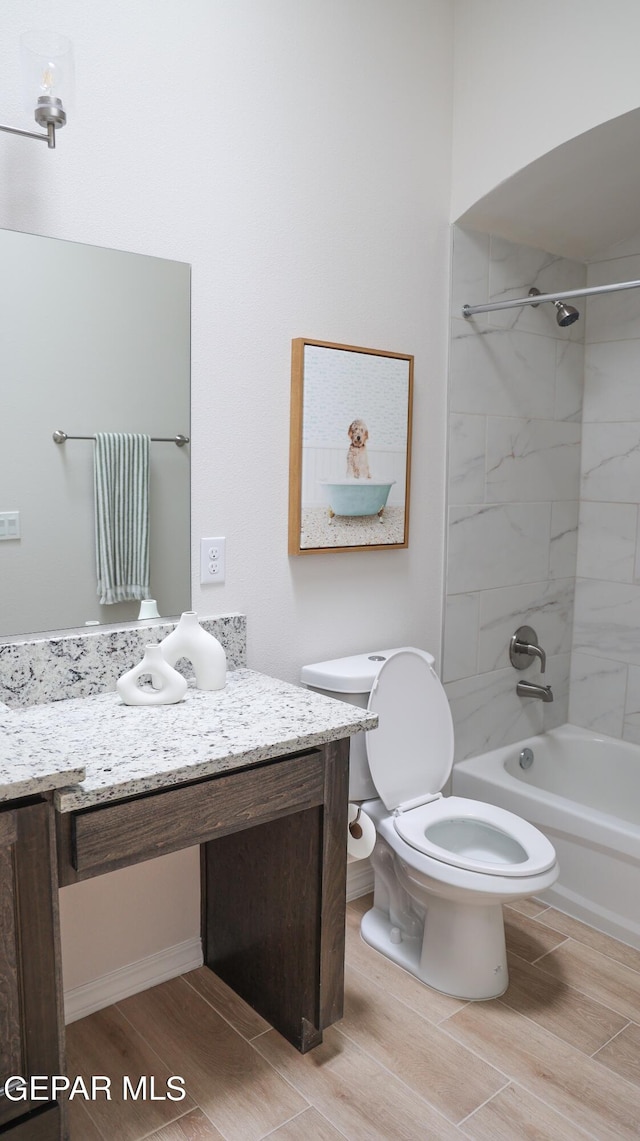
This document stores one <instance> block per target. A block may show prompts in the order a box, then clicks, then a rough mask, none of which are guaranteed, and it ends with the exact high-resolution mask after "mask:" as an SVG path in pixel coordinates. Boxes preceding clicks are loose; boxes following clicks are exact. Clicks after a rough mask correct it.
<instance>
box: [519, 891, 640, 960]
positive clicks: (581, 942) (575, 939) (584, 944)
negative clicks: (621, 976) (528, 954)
mask: <svg viewBox="0 0 640 1141" xmlns="http://www.w3.org/2000/svg"><path fill="white" fill-rule="evenodd" d="M556 910H557V909H556V908H553V907H549V908H547V911H556ZM557 913H558V914H559V915H564V914H565V912H563V911H560V912H557ZM567 918H568V919H573V920H574V922H575V923H582V920H581V919H575V917H574V916H573V915H568V916H567ZM535 922H536V923H537V922H540V923H542V925H543V927H546V928H547V930H549V931H555V933H556V934H557V935H562V934H564V932H561V931H558V928H557V927H552V926H551V924H549V923H545V922H544V920H543V919H539V918H538V916H536V917H535ZM584 926H585V927H587V930H588V931H595V932H596V934H598V935H602V936H603V937H604V938H605V939H610V940H611V941H612V943H620V945H621V946H622V947H626V948H627V949H628V950H630V951H637V952H638V955H640V949H639V948H638V947H632V946H631V944H630V943H623V942H622V940H621V939H615V938H614V936H613V935H607V934H606V932H604V931H598V929H597V927H589V926H588V924H584ZM567 939H571V940H572V942H574V943H577V944H578V945H579V946H580V947H586V949H587V950H588V951H593V952H594V953H595V954H596V955H602V957H603V958H605V959H611V960H612V962H614V963H617V964H618V965H619V966H621V967H626V969H627V970H628V971H634V973H635V974H637V975H640V966H639V967H638V968H637V969H636V967H630V966H629V964H628V963H625V962H623V961H622V959H620V958H616V956H615V955H612V954H609V953H607V951H600V950H598V948H597V947H593V946H592V945H591V943H588V942H586V941H584V940H582V939H579V938H578V937H577V936H575V935H565V937H564V940H563V942H566V940H567ZM558 946H559V947H561V946H562V943H559V944H558ZM554 950H555V948H554ZM545 954H551V952H550V951H545ZM541 957H542V956H541Z"/></svg>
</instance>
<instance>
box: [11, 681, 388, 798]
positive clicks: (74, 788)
mask: <svg viewBox="0 0 640 1141" xmlns="http://www.w3.org/2000/svg"><path fill="white" fill-rule="evenodd" d="M7 721H10V723H11V725H12V726H13V725H14V724H15V726H16V728H15V730H12V731H11V732H10V733H9V736H8V737H7V736H6V723H7ZM376 725H377V716H376V715H375V714H373V713H368V712H367V710H366V709H361V708H359V707H358V706H354V705H350V704H348V703H347V702H343V701H336V700H334V699H333V698H329V697H324V696H322V695H321V694H318V693H315V692H313V691H310V690H308V689H303V688H302V687H300V686H296V685H291V684H289V683H287V682H283V681H280V680H278V679H277V678H273V677H268V676H267V675H265V674H260V673H256V672H254V671H253V670H248V669H238V670H234V671H231V672H229V673H228V674H227V684H226V686H225V688H224V689H222V690H217V691H214V692H205V691H202V690H197V689H195V688H190V689H189V690H188V692H187V696H186V698H185V699H184V701H181V702H178V703H177V704H176V705H156V706H151V707H149V706H128V705H124V704H123V703H122V701H121V700H120V698H119V696H118V695H117V694H116V693H104V694H100V695H98V696H95V697H84V698H72V699H68V700H64V701H57V702H52V703H50V704H47V705H36V706H32V707H31V708H29V709H25V710H21V711H14V712H12V713H9V714H3V713H2V711H0V799H8V796H10V795H12V794H11V793H9V794H8V795H5V793H4V790H5V787H6V786H5V784H4V781H5V778H7V777H10V776H11V775H12V773H13V770H14V768H15V761H14V757H16V756H18V757H19V761H18V764H19V766H20V767H22V766H24V764H25V761H26V759H27V758H29V757H30V761H29V764H30V766H31V769H32V770H33V772H34V773H36V772H37V771H39V768H40V767H43V768H46V767H47V766H48V768H49V769H50V770H53V769H54V768H56V766H57V765H58V764H59V762H61V761H62V760H64V762H65V766H64V770H65V779H64V780H57V782H56V783H57V785H58V791H57V792H56V793H55V804H56V808H57V809H58V810H59V811H60V812H72V811H74V810H76V809H78V808H88V807H91V806H92V805H96V804H102V803H105V802H110V801H116V800H120V799H122V798H124V797H128V796H135V795H136V794H139V793H144V792H149V791H151V790H152V789H159V788H169V787H171V786H172V785H176V784H180V783H182V782H184V781H191V780H197V779H199V778H201V777H206V776H211V775H215V774H217V773H223V772H229V771H232V770H233V769H237V768H242V767H244V766H246V765H251V764H256V763H258V762H259V761H264V760H268V759H269V758H271V757H278V756H281V755H283V754H286V753H293V752H297V751H298V750H302V749H308V748H312V747H314V746H316V745H322V744H325V743H326V742H328V741H337V740H340V739H341V738H343V737H348V736H351V735H353V734H354V733H357V732H358V731H359V730H361V729H373V728H375V726H376ZM18 726H19V728H18ZM12 741H13V746H12V744H11V742H12ZM54 762H55V763H54ZM85 769H86V775H85V772H84V770H85ZM60 771H62V770H60ZM35 779H36V778H35V777H34V780H35ZM63 784H64V785H65V786H69V787H62V788H61V787H60V786H61V785H63ZM48 787H49V788H51V787H55V785H51V784H50V785H49V786H48ZM27 791H28V792H31V791H37V789H34V788H29V789H28V790H27ZM13 795H26V793H25V792H21V793H19V794H15V793H14V794H13Z"/></svg>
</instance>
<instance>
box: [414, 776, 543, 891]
mask: <svg viewBox="0 0 640 1141" xmlns="http://www.w3.org/2000/svg"><path fill="white" fill-rule="evenodd" d="M393 824H394V828H395V830H396V832H397V833H398V835H399V836H400V837H401V839H402V840H404V841H405V843H407V844H408V845H409V846H410V847H411V848H415V849H416V851H418V852H422V853H423V855H425V856H430V857H431V858H432V859H434V860H439V861H441V862H442V863H445V864H451V865H452V866H453V867H456V868H464V869H465V870H467V871H475V872H483V873H484V874H485V875H494V876H508V877H510V878H511V877H513V878H519V877H525V876H532V875H537V874H538V873H539V872H545V871H547V870H548V869H549V868H552V867H553V865H554V864H555V862H556V853H555V850H554V848H553V845H552V844H551V843H550V842H549V840H547V837H546V836H544V835H543V834H542V832H540V831H539V830H538V829H537V828H535V827H534V826H533V825H532V824H529V823H528V821H526V820H523V819H522V818H521V817H520V816H516V815H515V814H514V813H513V812H508V811H507V810H506V809H505V808H499V807H498V806H497V805H495V804H485V803H482V802H480V801H476V800H468V799H466V798H464V797H460V796H447V797H440V799H438V800H434V801H431V802H430V803H428V804H421V805H420V806H419V807H418V808H411V809H409V810H408V811H406V812H400V813H398V814H397V815H395V816H394V817H393ZM438 841H440V843H438ZM449 844H450V845H451V846H449Z"/></svg>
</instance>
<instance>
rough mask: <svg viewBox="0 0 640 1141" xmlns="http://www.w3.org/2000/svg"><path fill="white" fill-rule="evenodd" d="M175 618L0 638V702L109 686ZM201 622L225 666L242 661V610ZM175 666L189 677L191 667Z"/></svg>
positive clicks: (17, 704)
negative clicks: (218, 647)
mask: <svg viewBox="0 0 640 1141" xmlns="http://www.w3.org/2000/svg"><path fill="white" fill-rule="evenodd" d="M176 621H177V619H163V618H159V619H158V618H154V619H151V620H150V621H146V622H129V623H126V624H125V625H123V626H119V627H118V626H97V627H95V628H91V629H90V630H85V629H82V630H76V631H72V632H69V631H67V632H60V633H58V634H50V635H44V636H39V637H24V638H14V639H7V640H3V639H0V702H5V703H6V704H7V705H8V706H9V707H10V708H11V709H24V708H26V707H28V706H32V705H39V704H41V703H43V702H51V701H63V700H65V699H66V698H69V697H89V696H91V695H92V694H99V693H106V692H107V691H109V690H114V689H115V687H116V680H117V679H118V678H119V677H121V676H122V674H123V673H125V671H126V670H130V669H131V668H132V667H133V666H136V665H137V664H138V662H139V661H140V660H141V658H142V656H143V654H144V647H145V645H146V644H147V643H155V642H161V641H162V639H163V638H165V637H166V635H167V634H169V633H170V632H171V631H172V630H174V629H175V626H176ZM200 625H201V626H202V627H203V628H204V629H205V630H207V631H208V632H209V633H210V634H213V635H214V637H216V638H217V639H218V641H219V642H220V643H221V644H222V646H223V647H224V650H225V653H226V655H227V666H228V667H229V669H238V668H239V667H240V666H244V665H246V640H247V631H246V627H247V620H246V618H245V616H244V615H243V614H222V615H218V616H217V617H214V618H205V617H201V618H200ZM177 669H178V670H179V672H184V673H185V676H186V677H189V676H190V675H191V673H192V672H193V671H192V670H191V668H190V667H187V668H186V669H184V668H183V664H182V663H181V662H178V664H177Z"/></svg>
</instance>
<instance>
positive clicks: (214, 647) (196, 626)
mask: <svg viewBox="0 0 640 1141" xmlns="http://www.w3.org/2000/svg"><path fill="white" fill-rule="evenodd" d="M160 649H161V651H162V654H163V657H164V659H165V661H166V662H168V663H169V665H170V666H175V664H176V662H177V661H178V659H179V658H187V660H188V661H190V662H191V665H192V666H193V672H194V674H195V679H196V688H197V689H224V687H225V685H226V681H227V655H226V654H225V652H224V649H223V648H222V646H221V645H220V643H219V641H218V639H217V638H214V636H213V634H209V633H207V631H206V630H204V629H203V628H202V626H201V625H200V623H199V622H198V615H197V614H196V612H195V610H185V612H184V614H182V615H181V617H180V621H179V622H178V625H177V626H176V628H175V630H172V631H171V633H170V634H167V636H166V638H164V639H163V640H162V642H161V643H160Z"/></svg>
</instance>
